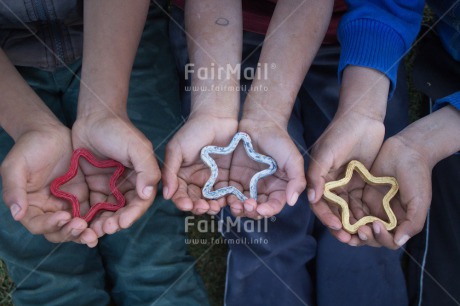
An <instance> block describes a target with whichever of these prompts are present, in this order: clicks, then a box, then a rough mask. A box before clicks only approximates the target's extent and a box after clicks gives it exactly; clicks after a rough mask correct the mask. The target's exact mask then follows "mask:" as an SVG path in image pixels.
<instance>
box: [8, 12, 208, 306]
mask: <svg viewBox="0 0 460 306" xmlns="http://www.w3.org/2000/svg"><path fill="white" fill-rule="evenodd" d="M153 6H155V5H153ZM113 64H114V65H116V63H113ZM174 67H175V66H174V61H173V58H172V55H171V51H170V48H169V44H168V36H167V20H166V18H165V16H163V15H162V14H161V13H160V9H159V8H158V7H156V6H155V7H152V9H151V11H150V13H149V21H148V22H147V25H146V28H145V31H144V34H143V38H142V42H141V45H140V47H139V50H138V53H137V57H136V61H135V64H134V68H133V73H132V75H131V83H130V88H129V98H128V114H129V116H130V119H131V120H132V122H133V123H134V125H135V126H136V127H137V128H138V129H140V130H141V131H142V132H143V133H144V134H145V135H146V136H147V137H148V138H149V139H150V140H151V141H152V143H153V145H154V147H155V151H156V153H157V154H158V155H159V156H160V157H161V159H163V155H164V147H165V144H166V142H167V139H168V137H170V136H171V134H172V133H173V132H174V131H175V130H176V129H177V127H178V125H179V124H180V116H179V114H180V106H179V95H178V84H177V76H176V74H175V70H174V69H175V68H174ZM70 68H71V70H72V71H73V73H76V74H77V75H79V73H80V70H81V61H77V62H75V63H73V64H72V65H71V67H70ZM18 70H19V72H20V73H21V74H22V76H23V77H24V79H25V80H26V81H27V82H28V83H29V84H30V86H31V87H32V88H33V89H34V90H35V91H36V93H37V94H38V95H39V96H40V97H41V98H42V99H43V101H44V102H45V103H46V104H47V105H48V107H49V108H50V109H51V110H52V111H53V112H54V113H55V115H56V116H57V117H58V118H59V119H60V120H61V121H62V122H63V123H64V124H65V125H67V126H68V127H71V126H72V123H73V122H74V121H75V117H76V109H77V100H78V91H79V86H80V84H79V80H78V79H77V78H75V77H74V75H73V73H72V71H69V70H68V69H67V68H62V69H59V70H56V71H54V72H46V71H42V70H39V69H35V68H24V67H22V68H21V67H18ZM13 145H14V142H13V140H12V139H11V138H10V137H9V136H8V135H7V134H6V133H5V131H3V130H1V129H0V161H3V159H4V158H5V156H6V155H7V154H8V151H9V150H10V149H11V147H12V146H13ZM1 190H2V189H1V185H0V191H1ZM160 194H161V192H160ZM0 220H1V222H0V257H1V258H2V259H3V260H4V261H5V263H6V265H7V267H8V271H9V274H10V276H11V278H12V279H13V281H14V282H15V284H16V286H17V287H16V290H15V291H14V293H13V300H14V303H15V305H107V304H110V303H115V304H117V305H207V303H208V302H207V296H206V293H205V292H204V289H203V285H202V282H201V280H200V278H199V277H198V275H197V273H196V272H195V270H194V269H193V262H194V260H193V258H192V257H191V256H189V255H188V254H187V249H186V245H185V234H184V220H183V214H182V213H181V212H180V211H178V210H177V209H176V208H175V206H174V204H173V203H172V202H170V201H166V200H164V199H163V198H162V197H161V196H157V198H156V200H155V202H154V203H153V205H152V206H151V207H150V209H149V210H148V211H147V212H146V213H145V215H144V216H143V217H142V218H141V219H140V220H138V221H137V222H136V223H134V224H133V226H132V227H131V228H129V229H126V230H122V231H120V232H118V233H116V234H113V235H108V236H104V237H102V238H101V239H100V242H99V244H98V246H97V247H96V248H94V249H90V248H88V247H86V246H84V245H79V244H76V243H70V242H69V243H63V244H53V243H49V242H48V241H47V240H46V239H44V238H43V237H42V236H39V235H38V236H34V235H32V234H30V233H29V232H28V231H27V230H26V229H25V228H24V227H23V226H22V225H21V224H20V223H19V222H15V221H14V220H13V219H12V217H11V215H10V213H9V210H8V209H7V207H6V205H4V204H0ZM0 304H1V303H0Z"/></svg>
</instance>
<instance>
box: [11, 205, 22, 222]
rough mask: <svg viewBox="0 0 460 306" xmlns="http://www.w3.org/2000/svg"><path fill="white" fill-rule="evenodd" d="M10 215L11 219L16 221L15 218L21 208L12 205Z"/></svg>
mask: <svg viewBox="0 0 460 306" xmlns="http://www.w3.org/2000/svg"><path fill="white" fill-rule="evenodd" d="M10 211H11V215H12V216H13V219H15V220H16V216H17V215H18V214H19V213H20V212H21V206H19V205H18V204H16V203H15V204H13V205H11V207H10Z"/></svg>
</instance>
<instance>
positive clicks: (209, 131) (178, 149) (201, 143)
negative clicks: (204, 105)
mask: <svg viewBox="0 0 460 306" xmlns="http://www.w3.org/2000/svg"><path fill="white" fill-rule="evenodd" d="M236 128H237V122H236V120H234V119H225V118H220V119H219V118H213V117H206V118H201V117H198V118H191V119H189V120H188V121H187V123H186V124H185V125H184V126H183V127H182V128H181V130H179V132H178V133H177V134H176V135H175V136H174V138H173V139H172V140H171V141H170V143H169V144H168V146H167V149H166V161H165V169H164V175H163V177H164V179H165V186H166V187H168V186H173V184H172V182H173V181H176V180H177V181H176V182H177V185H175V188H174V187H173V188H172V189H174V193H173V195H172V200H173V202H174V203H175V204H176V206H177V207H178V208H179V209H182V210H191V211H192V212H193V213H194V214H203V213H206V212H207V213H210V214H215V213H217V212H219V210H220V209H221V208H222V207H224V206H225V205H226V202H225V198H221V199H218V200H208V199H204V198H203V196H202V194H201V190H202V188H203V186H204V185H205V183H206V181H207V180H208V179H209V176H210V170H209V168H208V167H207V166H206V165H205V164H204V163H203V161H201V158H200V152H201V149H202V148H203V147H205V146H209V145H215V146H224V147H225V146H227V145H228V144H229V143H230V140H231V139H232V137H233V136H234V135H235V132H236ZM212 158H213V159H214V160H215V161H216V164H217V166H218V170H219V173H218V177H217V180H216V183H215V184H214V187H213V188H214V189H218V188H221V187H224V186H228V181H229V169H230V162H231V156H218V155H216V156H212Z"/></svg>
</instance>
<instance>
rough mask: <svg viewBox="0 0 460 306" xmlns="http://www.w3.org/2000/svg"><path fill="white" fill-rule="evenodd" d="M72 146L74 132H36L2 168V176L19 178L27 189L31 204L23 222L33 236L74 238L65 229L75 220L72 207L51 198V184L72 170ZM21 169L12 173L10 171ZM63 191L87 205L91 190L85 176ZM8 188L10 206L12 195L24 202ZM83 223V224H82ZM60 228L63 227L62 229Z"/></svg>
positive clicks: (18, 183) (22, 141)
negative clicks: (64, 227) (85, 200)
mask: <svg viewBox="0 0 460 306" xmlns="http://www.w3.org/2000/svg"><path fill="white" fill-rule="evenodd" d="M71 155H72V146H71V142H70V132H69V131H68V130H67V129H65V128H62V129H61V130H59V131H57V130H56V131H47V132H42V131H34V132H29V133H27V134H25V135H23V136H22V137H21V138H20V139H19V140H18V142H17V143H16V144H15V146H14V147H13V148H12V150H11V151H10V152H9V154H8V156H7V157H6V158H5V160H4V163H3V164H2V168H3V169H2V176H4V177H3V179H4V180H8V178H7V177H8V176H11V175H18V180H17V181H16V182H15V186H16V187H17V188H19V187H20V186H24V189H25V192H26V194H25V198H24V199H23V201H25V202H26V203H27V205H28V206H27V210H26V211H25V215H24V216H23V217H22V218H20V221H21V223H22V224H23V225H24V226H25V227H26V228H27V229H28V230H29V231H31V232H32V233H36V234H45V237H46V238H47V239H48V240H50V241H54V242H57V241H66V240H69V239H70V240H72V239H75V238H76V237H70V236H69V235H68V231H70V228H68V229H67V230H65V229H64V230H63V226H64V225H65V224H66V223H67V222H68V221H69V220H70V219H71V207H70V203H68V202H67V201H66V200H62V199H58V198H56V197H54V196H52V195H51V193H50V184H51V182H52V181H53V180H54V179H55V178H56V177H59V176H61V175H63V174H64V173H65V172H67V170H68V167H69V161H70V157H71ZM13 168H14V169H17V171H15V172H16V173H14V174H13V173H11V172H10V171H9V169H13ZM22 180H26V181H22ZM62 189H63V190H65V191H67V192H70V193H72V194H75V195H76V196H77V198H78V199H79V200H82V201H84V199H85V198H87V195H88V189H87V186H86V183H85V180H84V178H83V176H81V175H78V176H77V177H76V178H75V179H73V180H72V182H69V183H68V184H66V185H65V186H63V187H62ZM11 191H12V190H8V187H6V188H5V190H4V195H5V200H6V202H10V199H9V197H10V195H13V194H14V196H15V197H16V199H15V200H16V201H18V200H21V199H18V198H17V197H21V196H20V195H18V193H15V192H11ZM81 221H82V220H81ZM58 224H60V225H58Z"/></svg>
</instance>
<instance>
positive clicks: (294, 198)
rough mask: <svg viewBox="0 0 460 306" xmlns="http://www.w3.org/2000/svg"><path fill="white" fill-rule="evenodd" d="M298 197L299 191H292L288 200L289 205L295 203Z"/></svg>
mask: <svg viewBox="0 0 460 306" xmlns="http://www.w3.org/2000/svg"><path fill="white" fill-rule="evenodd" d="M298 198H299V193H298V192H294V194H293V195H292V197H291V201H290V202H289V205H291V206H293V205H294V204H295V203H297V199H298Z"/></svg>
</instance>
